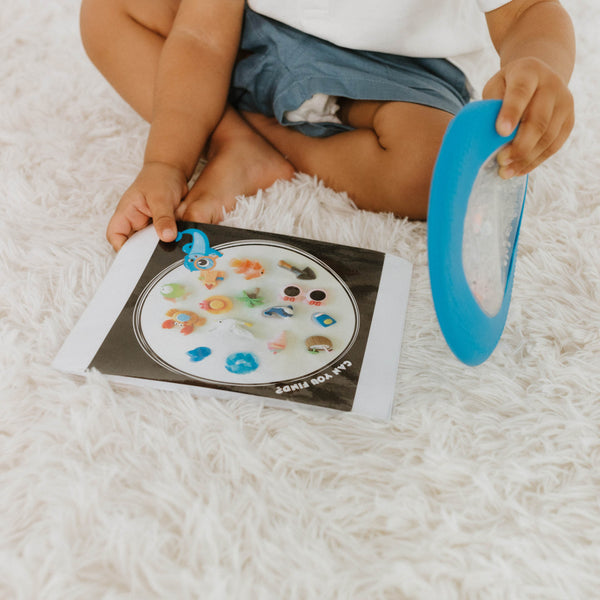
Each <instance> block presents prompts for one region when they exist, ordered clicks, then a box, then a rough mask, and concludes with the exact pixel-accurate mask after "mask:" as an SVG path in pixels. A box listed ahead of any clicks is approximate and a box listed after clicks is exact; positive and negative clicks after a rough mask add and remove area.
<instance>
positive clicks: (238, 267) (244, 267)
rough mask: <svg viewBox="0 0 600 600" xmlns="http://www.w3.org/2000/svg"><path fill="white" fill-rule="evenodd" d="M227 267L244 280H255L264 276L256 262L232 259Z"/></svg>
mask: <svg viewBox="0 0 600 600" xmlns="http://www.w3.org/2000/svg"><path fill="white" fill-rule="evenodd" d="M229 266H230V267H233V269H234V271H235V272H236V273H238V274H239V275H243V276H244V279H256V278H257V277H261V276H262V275H264V274H265V269H264V267H263V266H262V265H261V264H260V263H259V262H258V261H257V260H249V259H247V258H244V259H239V258H232V259H231V261H230V262H229Z"/></svg>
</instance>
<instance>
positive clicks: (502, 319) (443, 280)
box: [427, 100, 527, 365]
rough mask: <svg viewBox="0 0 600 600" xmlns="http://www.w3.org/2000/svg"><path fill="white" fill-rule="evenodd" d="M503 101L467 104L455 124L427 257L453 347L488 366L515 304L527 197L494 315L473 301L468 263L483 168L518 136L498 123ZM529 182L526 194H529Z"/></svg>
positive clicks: (435, 188)
mask: <svg viewBox="0 0 600 600" xmlns="http://www.w3.org/2000/svg"><path fill="white" fill-rule="evenodd" d="M501 104H502V102H501V101H500V100H483V101H478V102H471V103H470V104H467V105H466V106H465V107H464V108H463V109H462V110H461V111H460V112H459V113H458V114H457V115H456V117H454V119H453V120H452V121H451V123H450V125H449V127H448V129H447V131H446V134H445V136H444V140H443V143H442V147H441V149H440V152H439V154H438V158H437V161H436V165H435V169H434V173H433V178H432V182H431V190H430V197H429V209H428V217H427V252H428V257H429V276H430V280H431V292H432V295H433V302H434V306H435V311H436V314H437V318H438V321H439V324H440V328H441V330H442V333H443V334H444V337H445V339H446V342H447V343H448V346H449V347H450V349H451V350H452V352H453V353H454V354H455V355H456V357H457V358H458V359H460V360H461V361H462V362H464V363H466V364H467V365H478V364H480V363H482V362H483V361H485V360H486V359H487V358H488V357H489V356H490V354H491V353H492V352H493V351H494V348H495V347H496V345H497V344H498V342H499V340H500V336H501V335H502V331H503V330H504V325H505V323H506V317H507V315H508V308H509V305H510V299H511V292H512V285H513V277H514V269H515V262H516V253H517V243H518V238H519V230H520V227H521V220H522V216H523V208H524V206H525V196H524V195H523V197H522V199H521V198H520V197H519V200H520V201H521V209H520V212H519V214H518V217H517V222H516V229H515V232H514V241H513V246H512V249H511V250H510V253H509V265H508V271H507V276H506V286H505V289H504V296H503V298H502V304H501V306H500V308H499V310H498V312H497V313H496V314H495V315H493V316H489V315H488V314H486V313H485V312H484V311H483V310H482V308H481V307H480V305H479V304H478V302H477V300H476V299H475V297H474V296H473V293H472V291H471V288H470V287H469V284H468V282H467V278H466V276H465V271H464V267H463V259H462V246H463V231H464V223H465V215H466V212H467V206H468V204H469V198H470V195H471V190H472V189H473V183H474V182H475V179H476V178H477V175H478V173H479V170H480V168H481V167H482V165H483V164H484V163H485V162H486V161H487V160H488V159H489V158H490V157H491V156H492V155H493V154H494V153H495V152H497V151H498V150H499V149H500V148H501V147H502V146H504V145H506V144H507V143H509V142H510V141H511V140H512V139H513V138H514V137H515V135H516V133H517V129H515V130H514V131H513V132H512V133H511V134H510V135H509V136H507V137H503V136H501V135H499V134H498V133H497V131H496V127H495V123H496V119H497V117H498V113H499V111H500V106H501ZM526 187H527V186H526V183H525V189H526Z"/></svg>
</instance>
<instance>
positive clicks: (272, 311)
mask: <svg viewBox="0 0 600 600" xmlns="http://www.w3.org/2000/svg"><path fill="white" fill-rule="evenodd" d="M263 315H264V316H265V317H281V318H283V319H285V318H287V317H293V316H294V307H293V306H292V305H291V304H288V306H271V308H267V310H264V311H263Z"/></svg>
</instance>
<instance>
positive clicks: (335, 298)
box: [133, 240, 360, 386]
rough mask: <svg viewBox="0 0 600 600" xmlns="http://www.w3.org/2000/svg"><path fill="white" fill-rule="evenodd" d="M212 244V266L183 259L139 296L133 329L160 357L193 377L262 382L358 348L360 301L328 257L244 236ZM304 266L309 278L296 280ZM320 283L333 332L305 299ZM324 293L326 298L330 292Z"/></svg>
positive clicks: (287, 377) (316, 368)
mask: <svg viewBox="0 0 600 600" xmlns="http://www.w3.org/2000/svg"><path fill="white" fill-rule="evenodd" d="M214 250H216V251H218V253H219V255H216V253H215V254H214V255H213V257H212V259H211V260H212V261H213V263H214V264H212V265H210V268H208V269H202V268H192V269H190V268H189V267H186V265H185V262H184V260H179V261H176V262H174V263H173V264H172V265H170V266H169V267H167V268H165V269H164V270H163V271H161V272H160V273H158V274H157V275H156V277H155V278H154V279H153V280H152V281H150V282H149V283H148V285H147V286H146V287H145V288H144V290H143V291H142V293H141V294H140V296H139V298H138V301H137V303H136V305H135V308H134V319H133V325H134V331H135V335H136V337H137V339H138V341H139V343H140V346H141V347H142V348H143V349H144V351H145V352H146V353H147V354H148V356H150V357H151V358H152V359H153V360H154V361H156V362H157V363H158V364H160V365H162V366H163V367H164V368H166V369H168V370H171V371H173V372H176V373H179V374H182V375H185V376H187V377H189V378H190V379H192V380H196V381H202V382H206V383H210V384H227V385H233V386H235V385H240V386H257V385H266V384H270V383H273V382H278V383H281V382H287V381H297V380H299V379H303V378H306V377H310V376H312V375H313V374H314V373H317V372H320V371H322V370H323V369H326V368H328V367H329V366H331V365H333V364H334V363H336V362H338V361H339V360H340V358H341V357H342V356H344V355H345V354H346V353H347V352H348V350H349V349H350V348H351V347H352V345H353V344H354V341H355V339H356V336H357V335H358V330H359V327H360V316H359V311H358V305H357V302H356V299H355V298H354V296H353V294H352V292H351V291H350V289H349V288H348V286H347V285H346V283H345V282H344V281H343V279H342V278H341V277H340V276H339V275H338V274H337V273H336V272H335V271H334V270H333V269H331V268H330V267H329V266H328V265H327V264H325V263H324V262H323V261H321V260H319V259H318V258H316V257H315V256H312V255H311V254H309V253H307V252H304V251H302V250H300V249H298V248H295V247H293V246H290V245H288V244H283V243H279V242H263V241H259V240H240V241H236V242H228V243H225V244H220V245H218V246H216V247H215V248H214ZM194 260H196V261H197V260H198V259H197V258H195V259H194ZM279 263H282V264H283V265H286V266H287V267H289V268H282V266H281V265H280V264H279ZM290 265H291V266H290ZM296 267H300V269H302V270H299V269H296ZM291 269H292V270H291ZM305 271H310V273H311V279H310V280H308V281H305V280H303V279H301V278H300V279H299V278H298V274H300V275H302V274H303V273H304V272H305ZM317 288H318V290H326V291H327V293H326V296H327V298H326V299H327V306H326V308H327V312H328V313H330V314H331V315H335V319H336V320H337V322H336V321H334V320H333V319H331V321H329V322H328V323H327V325H331V326H330V327H328V328H327V333H326V334H323V330H324V327H325V325H324V324H322V323H320V322H319V321H316V320H315V319H314V318H313V317H314V315H315V314H317V313H319V312H322V310H323V309H322V307H315V306H312V305H311V304H309V302H308V301H304V300H302V301H300V297H302V298H304V297H305V296H306V297H308V296H309V295H310V291H311V290H312V289H317ZM317 296H318V299H319V300H320V302H321V303H323V301H324V292H323V293H319V294H317ZM333 323H335V325H333ZM323 335H326V336H327V340H328V342H329V344H327V345H322V346H320V347H319V348H320V350H321V351H318V352H311V351H309V350H308V349H307V339H309V338H311V336H312V337H314V336H323Z"/></svg>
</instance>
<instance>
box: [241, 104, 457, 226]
mask: <svg viewBox="0 0 600 600" xmlns="http://www.w3.org/2000/svg"><path fill="white" fill-rule="evenodd" d="M340 116H341V119H342V121H344V122H345V123H347V124H349V125H352V126H353V127H356V129H354V130H352V131H348V132H343V133H339V134H336V135H333V136H331V137H327V138H314V137H309V136H305V135H303V134H302V133H299V132H297V131H294V130H292V129H290V128H289V127H284V126H282V125H280V124H279V123H277V122H276V121H275V120H274V119H268V118H266V117H263V116H262V115H258V114H255V113H245V114H244V117H245V118H246V119H247V120H248V121H249V122H250V123H251V124H252V125H253V126H254V127H255V128H256V129H257V130H258V131H259V132H260V133H261V134H262V135H263V136H264V137H266V138H267V139H268V140H269V141H270V142H271V143H272V144H273V146H275V148H277V149H278V150H279V151H280V152H281V153H282V154H283V155H284V156H286V157H287V158H288V160H289V161H290V162H291V163H292V164H293V165H294V167H295V168H296V169H297V170H298V171H302V172H304V173H309V174H311V175H317V176H318V177H319V178H320V179H322V180H323V182H324V183H325V184H326V185H328V186H330V187H331V188H333V189H335V190H338V191H345V192H347V193H348V195H349V196H350V197H351V198H352V199H353V200H354V202H355V203H356V204H357V206H358V207H359V208H364V209H367V210H374V211H389V212H393V213H394V214H396V215H398V216H400V217H409V218H414V219H425V218H426V217H427V202H428V196H429V183H430V179H431V174H432V171H433V166H434V164H435V159H436V156H437V153H438V150H439V147H440V145H441V141H442V137H443V135H444V132H445V130H446V128H447V126H448V123H449V122H450V120H451V118H452V115H451V114H450V113H448V112H445V111H443V110H439V109H435V108H430V107H428V106H423V105H419V104H411V103H406V102H374V101H345V102H344V103H343V104H342V108H341V115H340Z"/></svg>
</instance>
